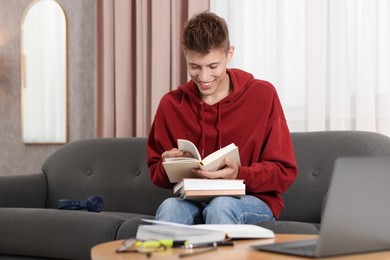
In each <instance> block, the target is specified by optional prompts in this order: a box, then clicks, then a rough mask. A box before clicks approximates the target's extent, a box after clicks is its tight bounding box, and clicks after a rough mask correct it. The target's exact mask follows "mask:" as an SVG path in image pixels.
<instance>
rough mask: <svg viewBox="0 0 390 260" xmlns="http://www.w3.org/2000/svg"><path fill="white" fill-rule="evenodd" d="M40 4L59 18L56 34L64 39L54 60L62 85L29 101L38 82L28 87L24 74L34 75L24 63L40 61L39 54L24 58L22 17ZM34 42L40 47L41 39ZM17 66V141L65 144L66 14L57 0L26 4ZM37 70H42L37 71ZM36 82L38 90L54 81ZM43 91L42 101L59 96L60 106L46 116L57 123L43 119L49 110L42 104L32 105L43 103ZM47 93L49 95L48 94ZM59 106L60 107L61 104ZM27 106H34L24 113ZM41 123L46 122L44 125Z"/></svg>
mask: <svg viewBox="0 0 390 260" xmlns="http://www.w3.org/2000/svg"><path fill="white" fill-rule="evenodd" d="M42 3H50V4H54V6H53V8H56V9H57V11H58V13H59V15H60V16H59V17H57V18H56V19H59V21H60V25H61V28H60V30H62V31H61V32H60V33H61V37H63V40H64V42H63V46H62V45H61V48H62V47H63V49H61V53H60V54H59V55H61V56H59V57H60V59H61V60H60V61H59V63H56V64H62V66H63V68H61V69H59V70H57V71H59V75H60V77H63V84H61V83H59V84H60V85H61V86H60V87H58V88H59V90H58V91H59V92H58V93H57V94H54V93H47V92H48V91H47V90H50V89H46V92H45V91H42V93H41V94H42V95H41V96H39V100H38V101H37V100H36V99H34V100H31V92H32V91H31V89H33V90H37V87H36V86H37V85H39V84H34V85H33V86H31V84H29V83H28V82H27V81H26V80H28V79H29V78H28V77H27V76H28V75H29V74H28V73H30V75H32V74H34V73H33V72H29V71H27V69H28V68H30V66H31V64H30V66H29V63H28V62H30V63H32V64H34V65H35V64H40V63H39V61H41V60H42V56H39V59H34V58H30V59H26V55H25V46H27V45H28V43H26V42H25V41H26V38H27V37H26V32H25V31H26V27H27V26H26V24H25V22H26V17H28V15H29V13H30V11H31V10H32V8H34V7H40V6H39V4H42ZM29 26H31V24H29ZM36 28H39V29H41V28H42V27H36ZM43 33H44V32H41V31H40V34H39V36H43V35H44V34H43ZM49 33H50V32H49ZM34 36H35V35H34ZM46 37H51V38H54V39H55V37H56V35H53V36H52V35H49V36H47V35H46ZM61 40H62V38H61ZM36 42H37V44H39V46H42V41H40V40H39V42H38V40H36ZM26 44H27V45H26ZM62 55H63V56H62ZM28 57H30V56H28ZM31 60H32V61H31ZM20 65H21V71H20V72H21V81H20V83H21V106H20V107H21V141H22V143H24V144H64V143H67V142H68V134H69V131H68V35H67V17H66V15H65V12H64V9H63V8H62V6H61V5H60V4H59V3H58V2H57V1H55V0H34V1H32V2H31V3H30V4H29V5H28V6H27V8H26V10H25V11H24V13H23V16H22V19H21V23H20ZM50 65H51V64H50ZM49 67H50V66H49ZM53 67H55V66H53ZM36 71H37V70H34V72H36ZM41 71H43V72H41ZM39 72H41V73H36V74H39V75H45V71H44V69H41V70H40V71H39ZM31 73H32V74H31ZM62 73H63V74H62ZM26 74H27V76H26ZM48 74H49V75H50V73H48ZM37 77H38V76H37ZM46 78H47V77H46ZM49 78H50V76H49ZM40 82H41V83H40V86H39V87H38V90H39V88H43V87H46V88H47V85H49V86H54V84H52V83H51V82H49V83H46V84H45V83H43V82H44V81H43V80H41V81H40ZM26 84H28V85H26ZM34 86H35V89H34ZM57 86H58V84H56V87H57ZM27 87H29V90H30V91H29V92H27V90H26V88H27ZM29 93H30V100H29V101H27V100H28V94H29ZM32 93H33V95H34V96H35V97H38V96H36V95H37V94H35V93H34V92H32ZM44 94H46V95H47V94H49V96H48V97H46V100H52V99H53V96H54V97H56V98H59V100H60V101H59V102H58V103H60V104H61V107H60V108H58V109H57V111H55V113H56V114H55V115H54V116H50V118H49V120H50V119H53V118H54V119H55V120H56V121H57V122H59V123H57V125H55V124H54V123H53V122H50V121H49V120H48V119H47V117H46V118H45V116H44V114H45V111H52V110H51V109H50V108H49V109H47V108H46V107H43V106H42V108H41V109H38V108H37V109H35V108H36V107H40V105H41V104H44V97H43V96H44ZM50 94H52V95H50ZM41 98H42V100H43V101H42V102H40V101H41ZM26 102H31V103H32V104H30V106H29V105H27V103H26ZM51 102H52V104H53V103H55V102H54V101H53V100H52V101H51ZM46 104H47V103H46ZM62 105H63V106H64V107H62ZM29 108H34V109H30V110H31V113H29V114H27V111H28V112H30V110H28V109H29ZM53 110H54V109H53ZM58 118H60V120H59V121H58ZM26 120H27V121H26ZM26 122H35V123H32V124H31V123H30V124H29V123H26ZM40 122H43V123H42V125H40ZM45 125H46V127H45ZM29 127H31V128H29ZM45 131H46V132H47V131H49V132H51V133H49V137H48V136H47V134H46V132H45ZM56 131H57V134H54V133H55V132H56ZM58 132H60V134H59V136H58ZM27 133H28V134H27ZM45 134H46V135H45Z"/></svg>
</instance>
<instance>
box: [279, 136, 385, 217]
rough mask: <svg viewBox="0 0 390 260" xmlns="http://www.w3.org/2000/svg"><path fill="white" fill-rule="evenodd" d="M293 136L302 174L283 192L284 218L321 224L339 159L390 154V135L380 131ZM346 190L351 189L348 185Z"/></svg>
mask: <svg viewBox="0 0 390 260" xmlns="http://www.w3.org/2000/svg"><path fill="white" fill-rule="evenodd" d="M291 135H292V139H293V143H294V150H295V157H296V160H297V164H298V176H297V179H296V181H295V182H294V183H293V185H292V186H291V187H290V189H289V190H288V191H287V192H286V193H285V194H283V199H284V203H285V207H284V209H283V211H282V214H281V216H280V220H290V221H303V222H312V223H320V221H321V211H322V203H323V199H324V196H325V195H326V193H327V191H328V187H329V181H330V178H331V176H332V171H333V166H334V162H335V160H336V158H338V157H348V156H389V155H390V138H389V137H387V136H384V135H381V134H378V133H373V132H363V131H319V132H302V133H298V132H296V133H292V134H291ZM367 174H369V173H367ZM345 189H346V192H348V187H345Z"/></svg>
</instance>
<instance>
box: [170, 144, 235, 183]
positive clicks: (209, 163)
mask: <svg viewBox="0 0 390 260" xmlns="http://www.w3.org/2000/svg"><path fill="white" fill-rule="evenodd" d="M177 144H178V148H179V150H182V151H188V152H190V153H192V154H193V156H194V158H189V157H176V158H166V159H165V161H164V162H163V167H164V169H165V171H166V173H167V175H168V178H169V181H170V182H172V183H175V182H179V181H180V180H181V179H183V178H199V177H198V176H197V175H195V174H193V173H192V172H191V169H192V168H200V169H202V170H206V171H217V170H220V169H222V168H223V167H224V166H225V165H226V164H225V161H224V159H225V158H229V159H230V160H233V161H234V162H236V163H237V164H238V165H241V161H240V155H239V152H238V147H237V146H236V145H235V144H234V143H231V144H229V145H227V146H225V147H223V148H221V149H219V150H217V151H215V152H213V153H212V154H210V155H208V156H206V157H205V158H204V159H203V160H202V157H201V156H200V153H199V151H198V149H197V148H196V146H195V144H193V143H192V142H191V141H188V140H184V139H178V140H177Z"/></svg>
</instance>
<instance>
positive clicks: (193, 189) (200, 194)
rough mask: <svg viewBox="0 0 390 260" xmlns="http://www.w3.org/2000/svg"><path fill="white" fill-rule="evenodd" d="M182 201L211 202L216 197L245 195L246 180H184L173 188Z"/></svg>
mask: <svg viewBox="0 0 390 260" xmlns="http://www.w3.org/2000/svg"><path fill="white" fill-rule="evenodd" d="M173 194H174V195H176V196H178V197H181V198H182V199H190V200H197V201H209V200H211V199H212V198H214V197H216V196H242V195H245V184H244V180H230V179H229V180H228V179H200V178H197V179H193V178H184V179H182V180H181V181H180V182H178V183H177V184H176V185H175V186H174V187H173Z"/></svg>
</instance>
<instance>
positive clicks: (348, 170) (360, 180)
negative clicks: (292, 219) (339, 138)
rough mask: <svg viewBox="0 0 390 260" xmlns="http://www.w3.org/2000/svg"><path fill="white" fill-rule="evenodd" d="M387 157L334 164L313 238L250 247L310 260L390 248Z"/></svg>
mask: <svg viewBox="0 0 390 260" xmlns="http://www.w3.org/2000/svg"><path fill="white" fill-rule="evenodd" d="M389 200H390V157H351V158H339V159H337V160H336V162H335V167H334V170H333V175H332V178H331V182H330V186H329V192H328V198H327V202H326V205H325V208H324V213H323V216H322V220H321V229H320V232H319V236H318V238H317V239H313V240H302V241H291V242H280V243H274V244H267V245H253V246H252V247H253V248H255V249H256V250H261V251H267V252H274V253H282V254H289V255H295V256H304V257H311V258H319V257H328V256H336V255H345V254H355V253H367V252H373V251H382V250H389V249H390V224H389V220H390V206H389Z"/></svg>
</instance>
